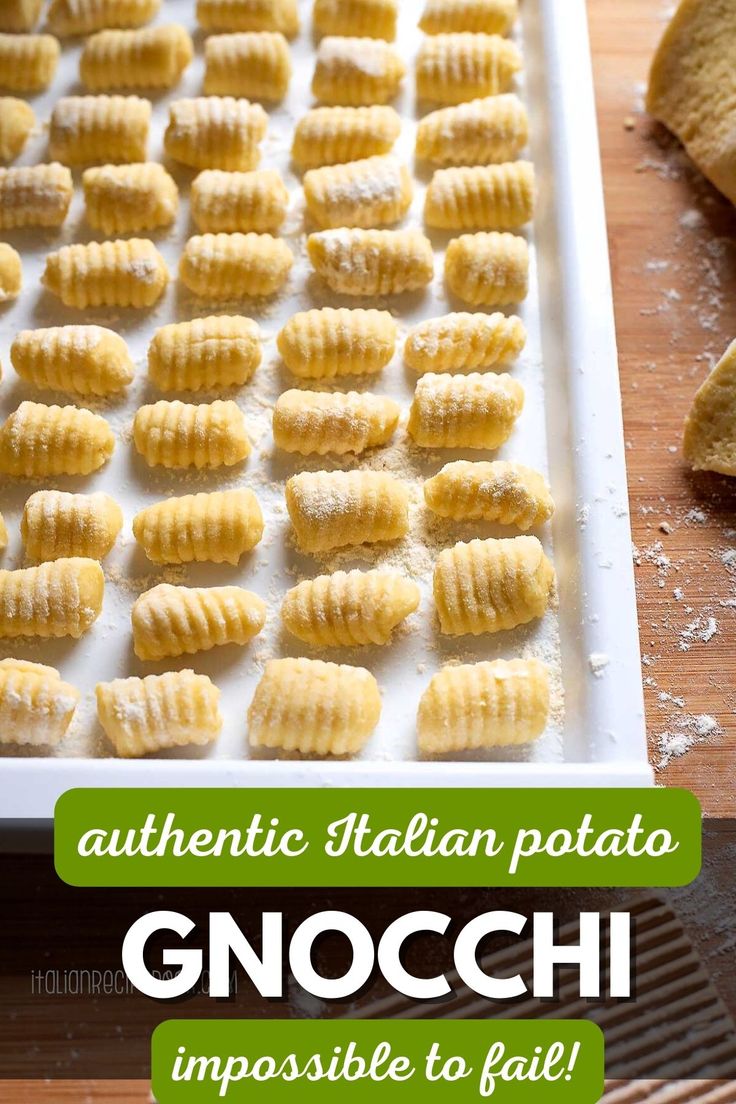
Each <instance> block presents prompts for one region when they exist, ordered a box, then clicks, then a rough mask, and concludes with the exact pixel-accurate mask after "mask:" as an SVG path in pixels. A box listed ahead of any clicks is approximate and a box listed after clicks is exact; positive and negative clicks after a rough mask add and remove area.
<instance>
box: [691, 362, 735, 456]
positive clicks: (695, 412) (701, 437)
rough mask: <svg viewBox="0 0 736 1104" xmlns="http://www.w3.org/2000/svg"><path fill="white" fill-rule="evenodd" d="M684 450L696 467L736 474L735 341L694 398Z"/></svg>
mask: <svg viewBox="0 0 736 1104" xmlns="http://www.w3.org/2000/svg"><path fill="white" fill-rule="evenodd" d="M683 452H684V453H685V459H686V460H687V461H688V462H689V463H690V465H691V467H692V468H693V469H694V470H695V471H714V472H720V473H721V475H734V476H736V341H733V342H731V344H730V345H729V347H728V348H727V349H726V351H725V353H724V354H723V356H722V357H721V359H720V360H719V362H718V364H716V366H715V368H714V369H713V371H712V372H711V374H710V375H709V376H708V378H707V379H706V380H705V382H704V383H703V384H701V386H700V389H699V390H698V391H697V393H696V395H695V398H694V399H693V405H692V407H691V408H690V413H689V414H688V416H687V419H686V421H685V436H684V440H683Z"/></svg>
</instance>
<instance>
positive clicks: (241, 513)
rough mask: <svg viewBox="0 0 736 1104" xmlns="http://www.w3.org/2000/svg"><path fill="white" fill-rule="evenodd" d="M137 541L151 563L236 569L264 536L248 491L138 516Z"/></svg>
mask: <svg viewBox="0 0 736 1104" xmlns="http://www.w3.org/2000/svg"><path fill="white" fill-rule="evenodd" d="M133 536H134V537H135V539H136V540H137V542H138V544H140V546H141V548H142V549H143V551H144V552H145V554H146V556H147V557H148V559H149V560H151V561H152V563H158V564H182V563H229V564H237V563H238V561H239V559H240V557H241V556H242V555H243V553H245V552H250V551H251V549H253V548H255V546H256V545H257V544H258V542H259V541H260V539H261V537H262V536H263V514H262V512H261V507H260V505H259V503H258V499H257V498H256V496H255V495H254V494H253V492H252V491H248V490H243V489H241V490H236V491H213V492H211V493H209V494H207V493H201V494H194V495H183V496H182V497H181V498H167V499H166V500H165V501H164V502H155V503H154V504H153V505H152V506H146V508H145V509H144V510H141V511H140V513H138V514H136V516H135V518H134V519H133Z"/></svg>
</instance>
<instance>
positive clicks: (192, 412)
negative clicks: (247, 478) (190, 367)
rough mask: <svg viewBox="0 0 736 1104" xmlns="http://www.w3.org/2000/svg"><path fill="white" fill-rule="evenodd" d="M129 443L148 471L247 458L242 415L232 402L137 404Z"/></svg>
mask: <svg viewBox="0 0 736 1104" xmlns="http://www.w3.org/2000/svg"><path fill="white" fill-rule="evenodd" d="M133 442H134V444H135V447H136V449H137V451H138V452H139V453H140V455H141V456H142V457H143V459H144V460H145V461H146V463H147V464H148V465H149V467H155V466H156V465H157V464H160V465H161V467H163V468H197V470H199V469H201V468H221V467H232V465H233V464H239V463H240V462H241V460H244V459H245V458H246V456H248V455H249V454H250V441H249V440H248V434H247V433H246V431H245V419H244V418H243V412H242V410H241V409H240V407H239V406H238V404H237V403H235V402H233V401H232V399H226V400H223V399H217V400H216V401H215V402H212V403H183V402H179V401H178V400H174V401H173V402H168V401H167V400H166V399H161V400H160V401H159V402H157V403H153V404H152V405H150V406H142V407H140V409H139V410H138V411H137V413H136V416H135V418H134V419H133Z"/></svg>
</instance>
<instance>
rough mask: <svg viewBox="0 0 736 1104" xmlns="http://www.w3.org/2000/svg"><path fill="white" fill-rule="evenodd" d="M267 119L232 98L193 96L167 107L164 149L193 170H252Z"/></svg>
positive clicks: (259, 109)
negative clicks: (167, 121) (167, 117)
mask: <svg viewBox="0 0 736 1104" xmlns="http://www.w3.org/2000/svg"><path fill="white" fill-rule="evenodd" d="M267 126H268V116H267V115H266V112H265V111H264V110H263V108H262V107H261V105H260V104H252V103H249V102H248V100H236V99H234V98H233V97H232V96H197V97H195V98H194V99H188V100H175V101H174V102H173V103H172V104H171V105H170V107H169V123H168V126H167V127H166V131H165V133H164V149H165V150H166V153H167V155H168V156H169V157H172V158H173V159H174V160H175V161H180V162H181V163H182V165H189V166H190V167H191V168H193V169H225V170H227V171H229V172H233V171H245V170H248V169H254V168H255V167H256V165H257V164H258V162H259V161H260V159H261V151H260V148H259V143H260V141H261V139H262V138H263V136H264V135H265V133H266V128H267Z"/></svg>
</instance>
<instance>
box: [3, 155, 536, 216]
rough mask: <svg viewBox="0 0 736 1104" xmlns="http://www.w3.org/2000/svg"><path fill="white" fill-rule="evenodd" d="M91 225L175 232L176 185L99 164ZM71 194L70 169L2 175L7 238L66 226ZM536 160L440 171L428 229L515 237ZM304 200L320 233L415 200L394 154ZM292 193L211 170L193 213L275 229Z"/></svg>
mask: <svg viewBox="0 0 736 1104" xmlns="http://www.w3.org/2000/svg"><path fill="white" fill-rule="evenodd" d="M82 188H83V191H84V202H85V217H86V219H87V222H88V223H89V225H90V226H91V227H93V228H94V229H95V230H101V231H103V232H104V233H105V234H108V235H111V234H127V233H131V232H134V231H142V230H155V229H158V228H161V227H164V226H170V225H171V223H172V222H173V221H174V219H175V218H176V214H177V210H178V207H179V192H178V189H177V187H176V183H175V182H174V180H173V178H172V177H171V176H170V175H169V173H168V172H166V170H165V169H164V167H163V165H159V164H158V163H157V162H155V161H148V162H142V163H135V164H130V165H102V166H97V167H95V168H91V169H86V170H85V172H84V173H83V175H82ZM73 194H74V183H73V180H72V174H71V171H70V170H69V169H68V168H67V167H66V166H64V165H61V164H59V163H58V162H52V163H51V164H48V165H32V166H28V167H26V166H24V167H21V168H9V169H0V230H16V229H23V228H27V227H52V226H61V225H62V224H63V222H64V220H65V219H66V216H67V214H68V212H69V206H70V204H71V201H72V196H73ZM534 197H535V181H534V166H533V165H532V164H531V162H529V161H511V162H506V163H504V164H501V165H485V166H474V167H472V166H471V167H466V168H449V169H438V170H437V171H436V172H435V174H434V176H433V178H432V180H431V182H430V185H429V187H428V189H427V192H426V196H425V202H424V222H425V224H426V225H427V226H430V227H434V228H437V229H442V230H516V229H520V228H521V227H523V226H524V225H525V224H526V223H528V222H529V221H530V220H531V218H532V216H533V213H534ZM304 198H305V202H306V209H307V212H308V214H309V216H310V218H311V219H312V221H313V222H314V223H315V224H316V225H317V226H318V227H321V228H323V229H325V228H326V229H337V228H339V227H359V228H362V229H373V228H375V227H378V226H383V225H388V224H391V223H395V222H398V221H399V220H400V219H402V218H403V217H404V216H405V215H406V214H407V212H408V210H409V207H410V206H411V202H412V198H413V185H412V181H411V176H410V175H409V170H408V169H407V167H406V166H405V165H402V164H401V163H400V162H399V161H398V160H397V159H396V158H394V157H390V156H377V157H367V158H365V159H363V160H361V161H351V162H349V163H348V164H346V165H329V166H326V167H324V168H320V169H310V170H309V171H308V172H307V173H306V174H305V176H304ZM288 205H289V193H288V191H287V189H286V187H285V185H284V182H283V180H282V179H281V177H280V176H279V174H278V173H277V172H275V171H274V170H273V169H262V170H255V171H250V172H224V171H223V170H221V169H205V170H204V171H203V172H201V173H200V174H199V175H198V176H197V177H196V179H195V180H194V181H193V183H192V187H191V193H190V213H191V216H192V219H193V221H194V223H195V225H196V226H197V228H198V229H199V230H201V231H203V232H205V233H217V232H230V233H232V232H248V231H257V232H264V231H276V230H278V229H279V227H280V226H281V224H282V223H283V221H284V219H285V218H286V212H287V208H288Z"/></svg>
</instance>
